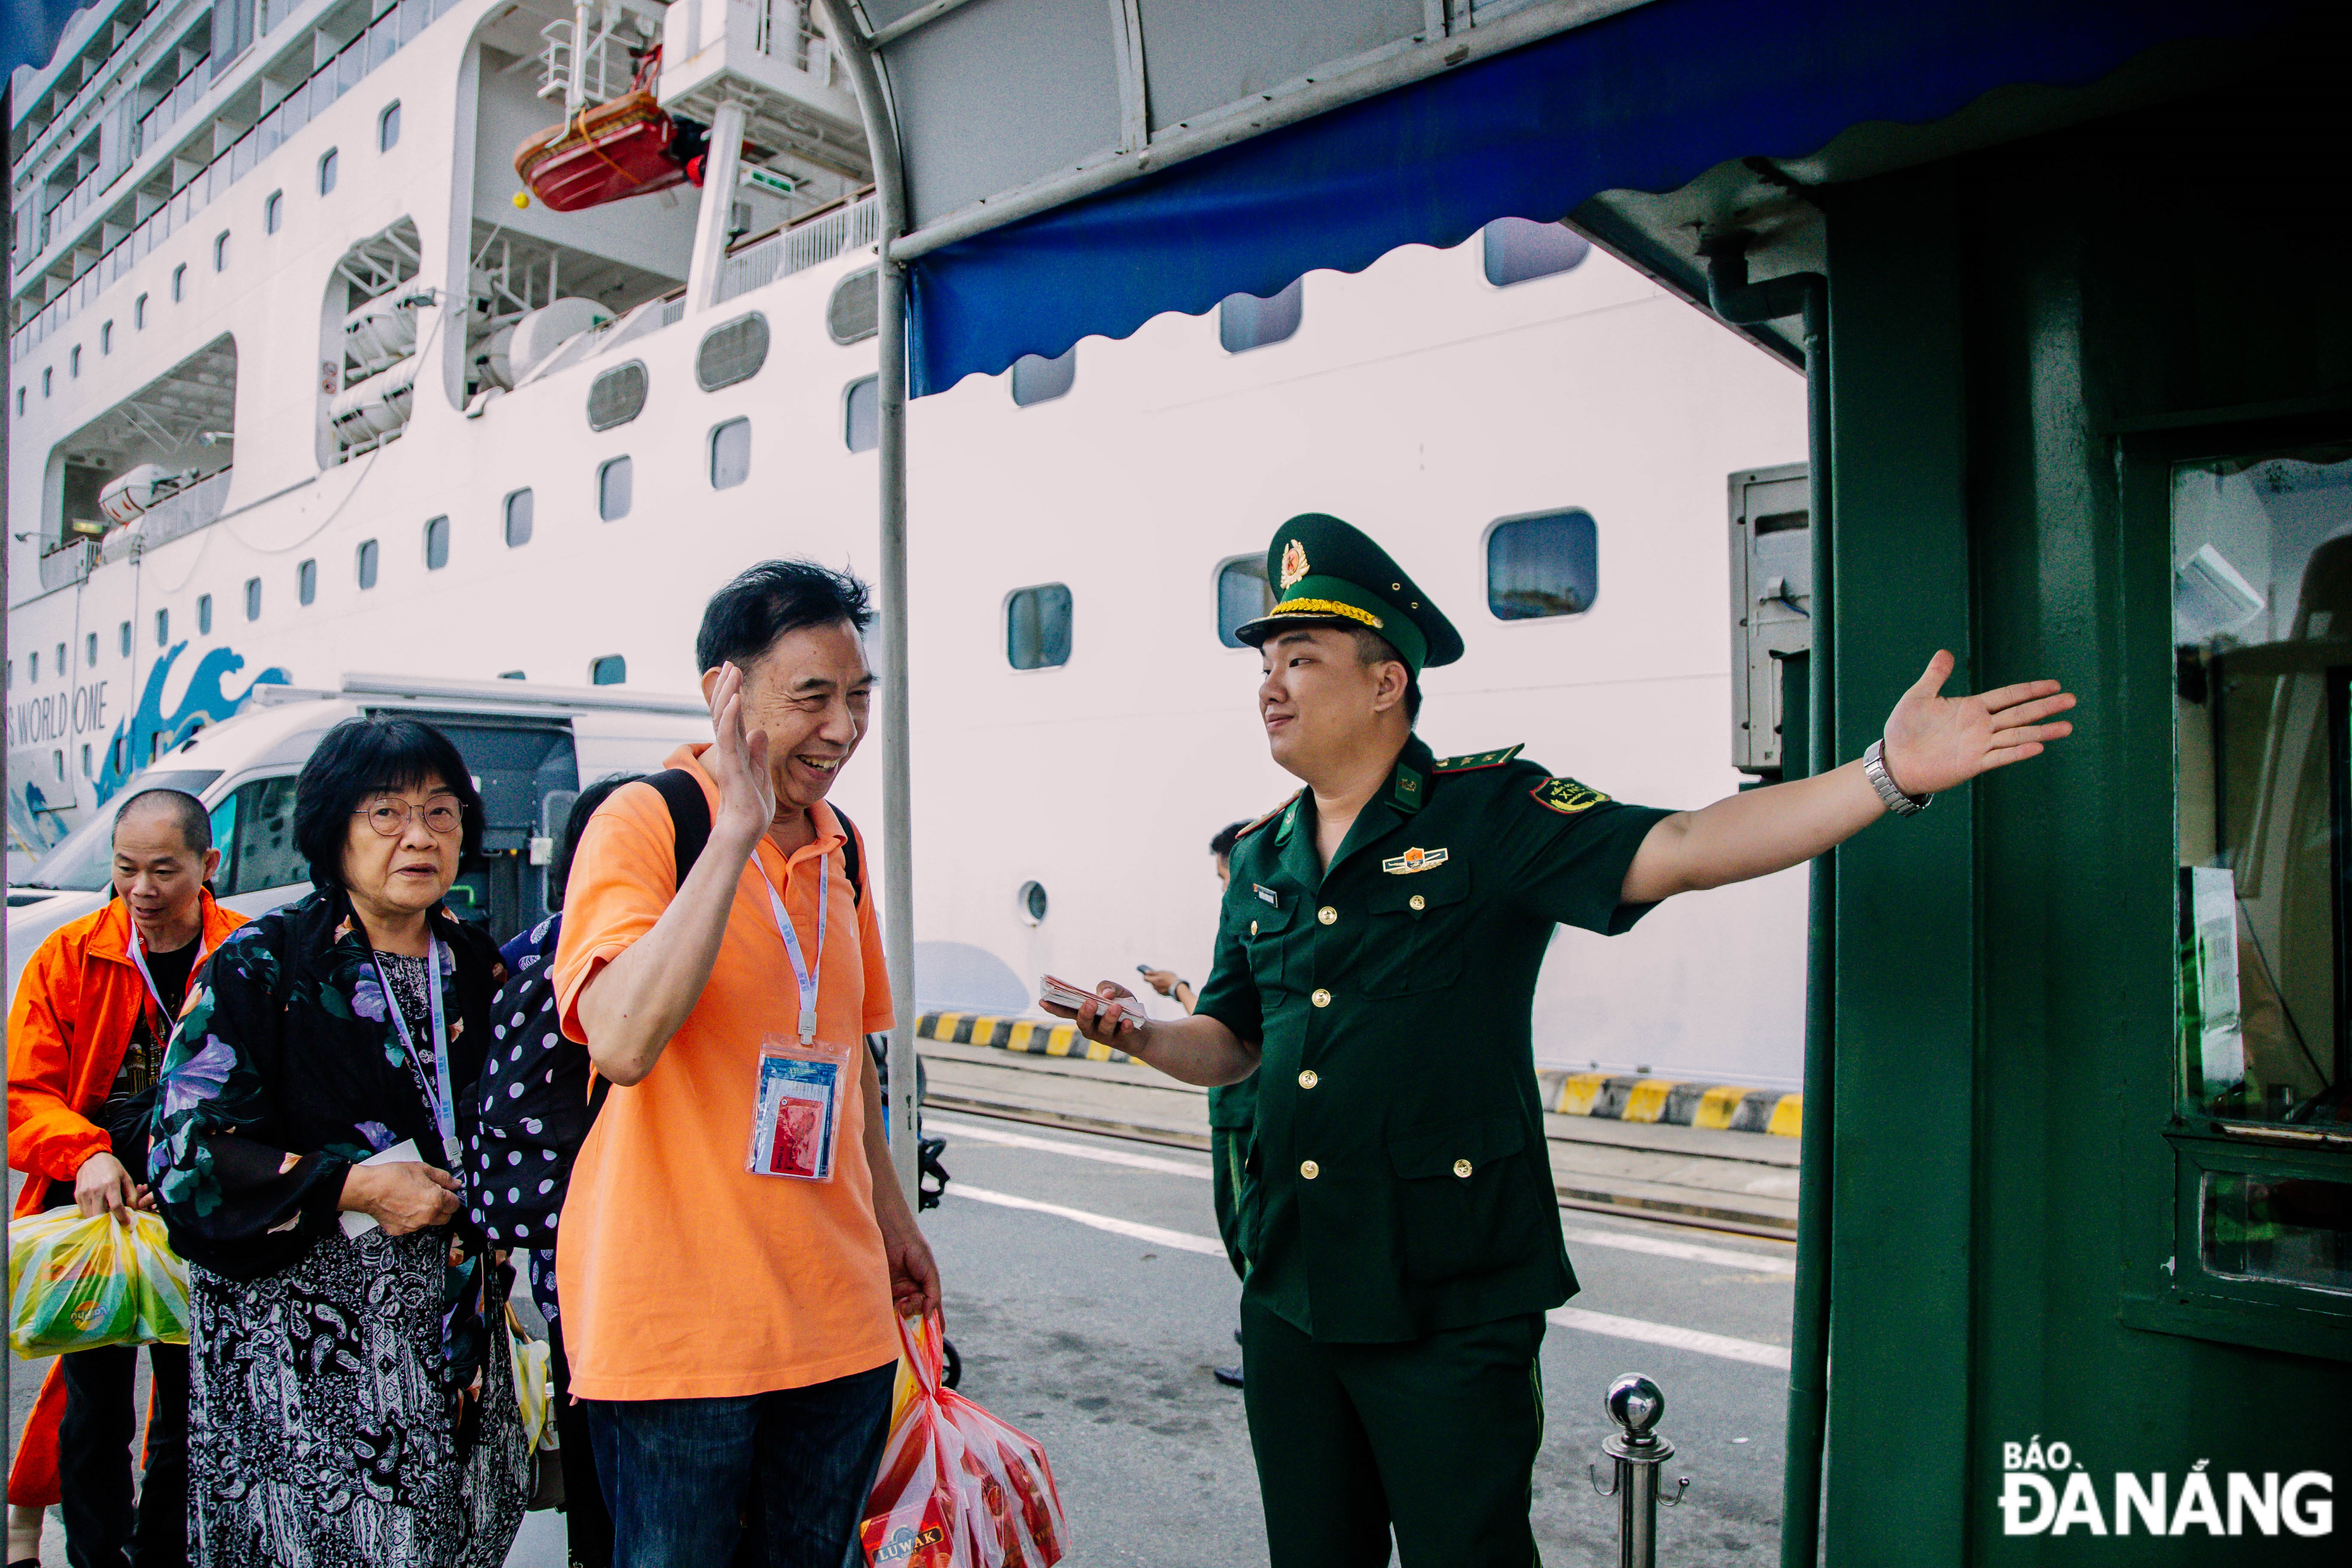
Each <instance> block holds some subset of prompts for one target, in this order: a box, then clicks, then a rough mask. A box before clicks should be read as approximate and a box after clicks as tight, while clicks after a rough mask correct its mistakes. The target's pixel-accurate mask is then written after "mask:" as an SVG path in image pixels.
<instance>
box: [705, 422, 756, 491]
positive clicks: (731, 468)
mask: <svg viewBox="0 0 2352 1568" xmlns="http://www.w3.org/2000/svg"><path fill="white" fill-rule="evenodd" d="M750 478H751V421H750V420H749V419H730V420H729V421H727V423H726V424H724V425H721V426H719V427H718V428H717V429H715V430H713V431H711V433H710V488H711V489H714V490H724V489H734V488H735V487H736V486H737V485H740V484H741V483H742V482H743V481H744V480H745V479H750Z"/></svg>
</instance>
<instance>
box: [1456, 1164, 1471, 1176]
mask: <svg viewBox="0 0 2352 1568" xmlns="http://www.w3.org/2000/svg"><path fill="white" fill-rule="evenodd" d="M1454 1174H1455V1175H1457V1176H1465V1177H1466V1176H1468V1175H1469V1174H1470V1162H1469V1161H1467V1160H1456V1161H1454Z"/></svg>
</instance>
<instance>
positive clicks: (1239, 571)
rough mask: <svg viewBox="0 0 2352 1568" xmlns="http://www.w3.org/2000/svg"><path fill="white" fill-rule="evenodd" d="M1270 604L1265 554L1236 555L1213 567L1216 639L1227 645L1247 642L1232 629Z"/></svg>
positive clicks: (1245, 622) (1271, 603)
mask: <svg viewBox="0 0 2352 1568" xmlns="http://www.w3.org/2000/svg"><path fill="white" fill-rule="evenodd" d="M1272 608H1274V590H1273V589H1271V588H1269V587H1267V586H1266V582H1265V556H1264V555H1236V556H1234V558H1233V559H1232V560H1230V561H1227V562H1225V563H1223V564H1222V565H1220V566H1219V567H1218V568H1217V640H1218V641H1219V642H1221V643H1223V644H1224V645H1225V646H1226V647H1248V646H1249V645H1248V644H1247V643H1245V642H1244V641H1242V639H1241V638H1239V637H1235V636H1234V632H1235V631H1236V630H1237V629H1238V628H1240V627H1242V626H1247V625H1248V624H1249V623H1250V622H1252V621H1254V620H1256V619H1257V618H1258V617H1259V616H1263V615H1265V613H1266V612H1267V611H1268V610H1270V609H1272Z"/></svg>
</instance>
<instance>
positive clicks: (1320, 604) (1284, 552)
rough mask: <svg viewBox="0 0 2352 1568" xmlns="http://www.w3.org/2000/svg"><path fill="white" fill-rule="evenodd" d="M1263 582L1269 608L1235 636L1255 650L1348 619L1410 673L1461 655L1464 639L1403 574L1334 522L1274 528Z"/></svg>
mask: <svg viewBox="0 0 2352 1568" xmlns="http://www.w3.org/2000/svg"><path fill="white" fill-rule="evenodd" d="M1265 581H1266V585H1267V586H1268V587H1270V588H1272V589H1273V590H1274V608H1272V609H1270V610H1268V611H1267V612H1266V613H1265V615H1263V616H1259V617H1258V618H1257V619H1256V620H1254V621H1251V622H1249V623H1247V624H1246V625H1244V626H1239V627H1237V628H1235V630H1234V636H1235V637H1239V638H1240V639H1241V640H1242V641H1243V642H1245V643H1247V644H1249V645H1250V646H1251V647H1256V646H1257V645H1258V644H1260V643H1262V642H1264V641H1265V639H1266V638H1267V637H1272V636H1274V635H1275V633H1276V632H1278V631H1282V630H1285V629H1287V628H1288V627H1290V626H1299V625H1311V624H1313V623H1316V622H1323V623H1327V624H1328V623H1331V622H1349V621H1352V622H1354V623H1355V624H1356V625H1358V626H1369V627H1370V628H1371V629H1372V630H1373V631H1376V632H1378V633H1380V634H1381V637H1386V638H1387V639H1388V641H1389V645H1390V646H1391V647H1393V648H1395V649H1396V650H1397V654H1398V656H1399V657H1400V658H1402V659H1403V660H1404V664H1405V668H1407V669H1409V670H1411V671H1412V673H1413V674H1415V675H1419V674H1420V673H1421V672H1422V671H1423V669H1424V668H1433V667H1435V666H1437V665H1441V664H1452V663H1453V662H1454V660H1455V659H1457V658H1461V657H1462V634H1461V633H1459V632H1457V631H1455V630H1454V623H1453V622H1451V621H1449V620H1447V619H1446V618H1445V616H1444V613H1443V612H1442V611H1440V610H1439V609H1438V607H1437V606H1436V605H1434V604H1433V603H1432V602H1431V600H1430V597H1429V595H1426V594H1424V593H1423V592H1422V591H1421V589H1420V588H1419V587H1418V586H1417V585H1416V584H1414V583H1413V580H1412V578H1411V577H1408V576H1406V575H1405V572H1404V568H1403V567H1402V566H1400V565H1398V564H1397V563H1395V562H1394V561H1392V560H1391V559H1390V558H1389V552H1387V551H1385V550H1382V549H1381V547H1380V546H1379V545H1377V544H1375V543H1373V542H1372V541H1371V538H1370V535H1368V534H1366V533H1365V532H1364V531H1362V530H1361V529H1359V528H1356V527H1354V526H1352V525H1350V524H1349V523H1345V522H1342V521H1339V519H1338V518H1336V517H1330V516H1328V515H1326V514H1325V513H1322V512H1319V511H1310V512H1303V513H1301V514H1300V515H1298V516H1297V517H1294V518H1292V519H1291V520H1290V521H1288V522H1286V523H1284V524H1283V525H1282V526H1281V527H1280V528H1278V529H1276V531H1275V534H1274V542H1273V543H1272V544H1270V545H1268V546H1267V547H1266V552H1265Z"/></svg>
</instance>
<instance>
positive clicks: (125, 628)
mask: <svg viewBox="0 0 2352 1568" xmlns="http://www.w3.org/2000/svg"><path fill="white" fill-rule="evenodd" d="M114 640H115V643H116V645H117V646H118V647H121V649H122V657H123V658H130V657H131V623H130V622H129V621H125V622H123V623H122V625H121V626H118V627H116V628H115V633H114Z"/></svg>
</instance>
